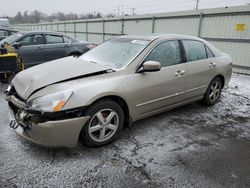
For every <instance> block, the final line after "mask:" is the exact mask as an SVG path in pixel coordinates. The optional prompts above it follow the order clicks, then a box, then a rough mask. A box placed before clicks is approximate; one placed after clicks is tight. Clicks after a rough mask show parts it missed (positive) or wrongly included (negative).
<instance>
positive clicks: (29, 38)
mask: <svg viewBox="0 0 250 188" xmlns="http://www.w3.org/2000/svg"><path fill="white" fill-rule="evenodd" d="M4 44H10V45H12V46H13V47H14V48H15V51H16V53H17V54H18V55H19V56H21V58H22V60H23V63H24V66H25V68H28V67H31V66H34V65H37V64H41V63H44V62H47V61H51V60H54V59H59V58H62V57H66V56H80V55H81V54H83V53H85V52H87V51H89V50H90V49H91V48H93V47H94V45H93V44H91V43H89V42H81V41H78V40H76V39H74V38H72V37H70V36H67V35H65V34H62V33H58V32H46V31H31V32H18V33H16V34H14V35H11V36H9V37H7V38H5V39H3V40H1V41H0V45H4Z"/></svg>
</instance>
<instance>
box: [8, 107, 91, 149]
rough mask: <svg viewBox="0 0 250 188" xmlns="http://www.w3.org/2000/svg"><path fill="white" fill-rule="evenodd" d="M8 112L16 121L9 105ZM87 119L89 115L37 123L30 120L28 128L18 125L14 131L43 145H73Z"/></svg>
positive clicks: (12, 119) (76, 141)
mask: <svg viewBox="0 0 250 188" xmlns="http://www.w3.org/2000/svg"><path fill="white" fill-rule="evenodd" d="M9 114H10V120H11V121H16V119H15V115H14V112H13V110H12V108H11V107H9ZM88 119H89V117H88V116H86V117H77V118H72V119H64V120H57V121H47V122H43V123H37V124H35V123H32V122H30V126H29V128H27V129H26V128H23V127H22V126H18V127H17V128H16V129H15V131H16V133H17V134H18V135H19V136H21V137H23V138H25V139H26V140H28V141H30V142H33V143H35V144H39V145H42V146H45V147H75V146H77V143H78V139H79V135H80V132H81V129H82V127H83V126H84V125H85V124H86V122H87V121H88ZM19 123H20V122H19ZM23 126H24V127H25V126H27V125H23Z"/></svg>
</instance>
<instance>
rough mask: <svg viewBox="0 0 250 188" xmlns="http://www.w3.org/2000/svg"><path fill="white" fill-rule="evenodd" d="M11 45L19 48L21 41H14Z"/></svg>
mask: <svg viewBox="0 0 250 188" xmlns="http://www.w3.org/2000/svg"><path fill="white" fill-rule="evenodd" d="M12 46H13V47H14V48H16V49H18V48H20V47H21V46H22V43H21V42H15V43H14V44H12Z"/></svg>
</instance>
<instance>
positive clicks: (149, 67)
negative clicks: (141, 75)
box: [138, 61, 161, 72]
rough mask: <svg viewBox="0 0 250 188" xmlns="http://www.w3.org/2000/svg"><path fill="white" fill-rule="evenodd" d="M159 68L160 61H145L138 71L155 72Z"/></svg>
mask: <svg viewBox="0 0 250 188" xmlns="http://www.w3.org/2000/svg"><path fill="white" fill-rule="evenodd" d="M159 70H161V63H159V62H157V61H146V62H145V63H143V65H142V68H141V69H140V70H139V71H138V72H156V71H159Z"/></svg>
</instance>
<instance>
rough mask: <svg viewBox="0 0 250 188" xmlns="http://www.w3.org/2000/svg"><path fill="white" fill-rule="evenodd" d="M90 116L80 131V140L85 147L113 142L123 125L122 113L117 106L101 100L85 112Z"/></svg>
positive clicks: (109, 101)
mask: <svg viewBox="0 0 250 188" xmlns="http://www.w3.org/2000/svg"><path fill="white" fill-rule="evenodd" d="M86 115H87V116H90V119H89V120H88V122H87V123H86V124H85V125H84V127H83V129H82V131H81V135H80V137H81V139H82V140H83V141H84V143H85V144H86V145H87V146H91V147H99V146H104V145H107V144H109V143H111V142H112V141H114V140H115V139H116V138H117V137H118V136H119V133H120V132H121V130H122V128H123V125H124V112H123V110H122V108H121V106H120V105H119V104H117V103H116V102H114V101H111V100H102V101H99V102H97V103H95V104H93V105H92V106H91V107H90V108H89V109H88V110H87V112H86Z"/></svg>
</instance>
